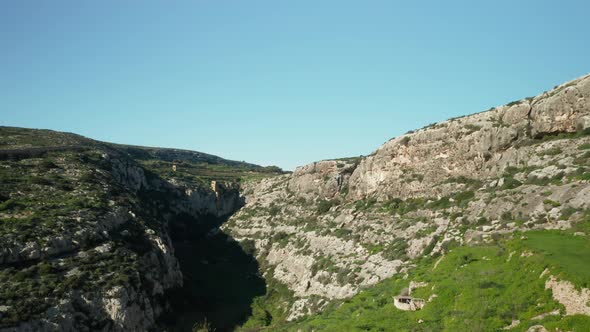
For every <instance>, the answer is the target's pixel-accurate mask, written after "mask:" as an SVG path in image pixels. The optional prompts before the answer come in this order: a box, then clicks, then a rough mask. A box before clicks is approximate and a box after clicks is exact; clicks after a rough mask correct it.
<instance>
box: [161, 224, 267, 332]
mask: <svg viewBox="0 0 590 332" xmlns="http://www.w3.org/2000/svg"><path fill="white" fill-rule="evenodd" d="M226 219H227V218H217V217H213V216H204V217H200V218H198V219H195V218H191V217H190V216H187V215H185V216H181V217H178V218H176V219H174V220H173V221H172V222H171V223H170V236H171V238H172V243H173V246H174V249H175V255H176V257H177V258H178V261H179V263H180V269H181V271H182V273H183V276H184V278H183V281H184V285H183V287H182V288H179V289H174V290H172V291H171V292H170V294H169V298H170V302H171V311H170V312H169V314H168V315H167V319H169V320H170V322H168V324H170V325H171V326H172V327H173V328H172V330H173V331H189V330H190V329H191V328H192V327H193V326H194V325H195V324H196V325H199V324H203V323H204V322H208V323H209V324H210V326H211V327H212V328H215V330H216V331H220V332H222V331H232V330H233V329H234V328H235V327H237V326H240V325H241V324H243V323H244V322H245V321H246V320H247V318H248V317H250V315H251V314H252V310H251V305H252V302H253V299H254V298H255V297H257V296H261V295H263V294H264V293H265V290H266V284H265V281H264V279H263V278H262V277H261V276H260V274H259V269H258V262H257V261H256V259H255V258H254V257H253V256H252V253H246V252H245V251H244V249H243V248H242V247H241V246H240V244H239V243H238V242H236V241H235V240H233V239H232V238H231V237H229V236H228V235H227V234H225V233H224V232H223V231H220V230H219V229H218V228H217V227H218V226H220V225H221V224H222V223H223V222H224V221H225V220H226Z"/></svg>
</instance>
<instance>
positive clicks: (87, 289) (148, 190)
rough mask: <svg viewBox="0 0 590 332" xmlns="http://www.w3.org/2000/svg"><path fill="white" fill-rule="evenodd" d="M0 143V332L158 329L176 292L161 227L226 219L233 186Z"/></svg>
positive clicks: (102, 151) (14, 133) (120, 156)
mask: <svg viewBox="0 0 590 332" xmlns="http://www.w3.org/2000/svg"><path fill="white" fill-rule="evenodd" d="M0 133H1V134H2V137H3V145H4V146H2V148H3V150H0V154H2V155H3V156H4V157H5V158H1V159H3V161H2V162H1V168H0V176H1V179H2V182H1V183H2V185H1V187H0V218H1V223H0V233H1V236H0V266H2V269H1V271H0V283H1V284H2V287H1V289H0V331H56V330H59V331H89V330H103V331H145V330H150V329H154V328H158V326H159V328H163V326H162V325H161V323H160V322H159V317H160V316H161V315H162V314H163V313H165V312H167V311H169V310H170V306H169V301H168V298H167V293H168V291H169V290H171V289H176V288H180V287H181V286H182V285H183V274H182V272H181V268H180V266H179V262H178V260H177V258H176V256H175V249H174V246H173V243H172V241H171V237H170V234H169V228H170V227H169V224H170V223H173V222H175V218H177V217H178V216H185V218H186V217H188V218H191V220H193V221H192V222H196V223H198V222H199V220H200V218H201V217H204V216H214V217H219V216H223V215H227V214H229V213H231V212H233V211H235V210H236V209H237V208H238V207H239V206H240V205H241V199H240V196H239V186H238V185H237V184H232V183H231V182H220V183H218V184H217V185H216V186H215V187H214V188H211V187H207V186H203V185H202V184H201V183H200V182H195V181H192V180H191V179H190V178H182V179H177V178H176V177H175V176H174V175H172V176H170V177H168V178H165V177H164V176H162V175H160V174H158V173H157V169H156V170H153V169H152V170H150V169H149V168H145V167H143V166H142V164H140V163H138V162H137V161H136V160H135V159H133V157H132V156H130V155H129V154H128V153H127V152H126V151H125V150H121V149H118V148H117V147H116V146H113V145H109V144H104V143H101V142H95V141H91V140H87V139H81V138H80V137H78V136H69V135H68V134H65V135H63V134H60V133H54V132H39V131H34V130H25V129H19V128H6V127H4V128H0ZM39 136H45V137H46V139H43V140H42V141H43V142H44V143H47V142H48V141H51V140H55V142H54V144H56V145H55V146H54V145H51V143H49V144H48V146H47V147H44V146H43V145H42V144H40V143H39V142H38V141H36V140H37V139H38V137H39ZM64 138H65V139H66V141H67V143H68V145H63V142H62V141H63V139H64ZM60 143H61V144H62V145H59V144H60ZM56 146H57V147H59V148H55V147H56ZM7 148H8V149H7ZM17 152H18V153H17ZM248 167H250V165H248ZM181 175H182V174H181V173H179V177H180V176H181Z"/></svg>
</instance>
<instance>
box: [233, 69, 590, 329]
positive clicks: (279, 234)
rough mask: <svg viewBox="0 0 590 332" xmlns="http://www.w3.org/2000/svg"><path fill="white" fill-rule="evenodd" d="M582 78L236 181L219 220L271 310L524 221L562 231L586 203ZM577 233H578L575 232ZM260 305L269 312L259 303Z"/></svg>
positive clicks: (589, 174) (589, 146)
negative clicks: (347, 154) (368, 149)
mask: <svg viewBox="0 0 590 332" xmlns="http://www.w3.org/2000/svg"><path fill="white" fill-rule="evenodd" d="M589 181H590V75H587V76H584V77H581V78H579V79H576V80H574V81H571V82H568V83H565V84H562V85H559V86H557V87H555V88H554V89H552V90H550V91H548V92H545V93H543V94H541V95H539V96H537V97H534V98H526V99H523V100H520V101H516V102H512V103H510V104H508V105H505V106H500V107H496V108H492V109H490V110H488V111H485V112H481V113H478V114H473V115H470V116H465V117H461V118H455V119H450V120H448V121H444V122H441V123H436V124H432V125H430V126H428V127H425V128H422V129H419V130H416V131H413V132H408V133H407V134H405V135H403V136H401V137H397V138H395V139H392V140H390V141H389V142H387V143H385V144H384V145H382V146H381V147H380V148H379V149H377V151H375V152H374V153H373V154H371V155H370V156H367V157H365V158H351V159H341V160H328V161H321V162H317V163H313V164H311V165H307V166H303V167H300V168H298V169H296V171H295V172H294V173H293V174H291V175H284V176H281V177H275V178H271V179H264V180H261V181H258V182H253V183H250V184H248V185H247V186H246V187H245V188H244V191H243V193H244V196H245V199H246V205H245V207H244V208H243V209H241V210H240V211H239V212H238V213H237V214H235V215H234V216H232V218H231V219H230V220H229V222H228V223H227V224H225V225H224V226H223V229H224V230H226V231H227V232H228V233H229V234H231V235H232V236H233V237H234V238H236V239H239V240H242V241H252V242H253V243H254V245H255V248H256V256H257V259H258V261H259V262H260V264H261V266H262V268H263V272H264V274H265V277H266V278H267V280H275V281H279V282H280V283H281V284H283V285H286V286H287V287H288V289H289V290H290V292H289V293H285V295H284V297H283V299H284V301H283V303H284V304H285V305H283V307H282V310H283V312H282V313H281V312H279V313H278V315H279V316H281V315H283V314H284V316H285V317H286V318H287V319H288V320H293V319H295V318H297V317H300V316H302V315H306V314H309V313H312V312H317V311H321V309H322V308H323V307H325V305H326V304H327V303H329V302H330V301H332V300H334V299H343V298H347V297H350V296H352V295H354V294H356V293H358V292H359V290H361V289H363V288H366V287H368V286H371V285H374V284H376V283H377V282H379V281H381V280H383V279H385V278H388V277H391V276H393V275H396V274H400V273H405V272H407V271H408V269H410V268H411V267H412V259H414V258H418V257H422V256H424V255H439V254H441V253H444V252H446V251H448V250H449V249H450V248H453V247H456V246H460V245H464V244H476V243H486V242H491V241H494V240H495V239H497V238H498V237H499V236H502V235H503V234H509V233H512V232H514V231H518V230H521V231H522V230H530V229H567V228H571V227H572V226H573V225H575V224H576V223H577V222H579V221H580V220H582V219H583V218H585V216H587V215H588V211H589V209H590V183H589ZM584 236H585V235H584ZM268 310H270V309H268Z"/></svg>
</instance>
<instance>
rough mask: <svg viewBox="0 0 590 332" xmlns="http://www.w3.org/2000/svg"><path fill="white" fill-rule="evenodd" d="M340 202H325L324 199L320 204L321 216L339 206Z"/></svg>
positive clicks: (318, 210)
mask: <svg viewBox="0 0 590 332" xmlns="http://www.w3.org/2000/svg"><path fill="white" fill-rule="evenodd" d="M338 203H339V202H338V201H336V200H325V199H322V200H320V201H319V203H318V207H317V212H318V213H319V214H324V213H326V212H328V211H330V209H331V208H332V206H334V205H337V204H338Z"/></svg>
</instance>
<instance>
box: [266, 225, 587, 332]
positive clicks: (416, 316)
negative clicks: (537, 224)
mask: <svg viewBox="0 0 590 332" xmlns="http://www.w3.org/2000/svg"><path fill="white" fill-rule="evenodd" d="M524 235H525V236H526V237H527V238H526V240H521V239H520V237H515V238H514V239H511V240H504V239H500V240H499V242H498V244H496V245H487V246H479V247H456V248H454V249H453V250H452V251H450V252H449V253H447V255H446V256H445V257H444V258H443V259H442V260H441V262H440V264H439V265H438V266H437V267H436V269H435V268H434V261H435V259H434V258H424V259H421V260H420V261H418V262H417V266H416V267H415V268H414V269H413V270H411V271H410V272H409V276H408V278H407V279H406V278H404V277H403V276H398V277H394V278H391V279H387V280H385V281H383V282H381V283H379V284H377V285H376V286H374V287H371V288H368V289H365V290H363V291H362V292H361V293H359V294H358V295H356V296H354V297H352V298H350V299H346V300H342V301H335V302H333V303H331V304H330V305H329V306H328V307H327V308H326V309H325V311H324V312H323V313H320V314H317V315H313V316H310V317H307V318H304V319H301V320H299V321H297V322H293V323H287V324H283V325H280V326H275V328H273V331H297V330H301V331H312V330H315V331H498V330H500V329H502V328H503V327H505V326H508V325H510V323H511V322H512V320H514V319H518V320H520V321H521V324H520V325H519V328H517V329H516V330H518V331H525V330H526V329H527V328H528V327H530V326H532V325H536V324H539V323H542V324H543V325H545V326H546V327H549V326H551V327H552V328H553V329H554V328H558V329H560V330H570V331H578V330H579V331H583V330H585V329H586V328H587V326H590V317H588V316H571V317H570V316H567V317H563V318H560V317H555V316H554V317H550V318H547V319H546V320H545V321H534V320H532V318H533V317H535V316H537V315H539V314H542V313H546V312H549V311H552V310H555V309H560V308H562V306H561V305H560V304H559V303H557V302H556V301H555V300H553V299H552V297H551V292H550V291H548V290H546V289H545V280H546V278H547V276H546V277H545V278H539V276H540V275H541V272H542V271H543V270H544V269H545V267H546V266H547V264H550V269H551V272H552V274H554V275H555V274H556V273H560V272H563V273H562V274H560V276H563V277H566V278H567V280H572V281H575V282H576V284H578V285H580V284H581V283H580V282H579V281H582V280H586V281H589V280H590V266H589V265H588V264H583V263H582V262H588V261H590V256H589V255H590V248H589V246H590V245H589V243H588V241H587V240H585V239H581V238H578V239H577V240H576V238H574V237H572V236H571V235H567V234H564V233H561V232H547V231H540V232H529V233H525V234H524ZM531 249H532V250H534V251H535V252H536V253H537V254H535V255H533V256H531V257H520V254H519V253H521V252H523V251H525V250H531ZM512 251H514V252H515V253H516V254H514V255H512V257H511V258H510V259H508V257H509V253H510V252H512ZM410 280H412V281H425V282H427V283H428V286H427V287H422V288H418V289H416V290H415V291H413V292H412V295H413V296H415V297H420V298H424V299H428V298H429V297H430V296H431V295H433V294H436V295H437V297H436V298H433V299H432V301H430V302H428V303H427V304H426V306H425V307H424V308H423V309H422V310H420V311H401V310H398V309H396V308H395V307H394V306H393V303H392V297H393V296H395V295H398V294H399V293H400V291H401V290H402V289H403V288H405V287H408V284H409V282H410ZM419 320H421V321H422V323H418V321H419ZM544 322H547V324H545V323H544Z"/></svg>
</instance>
